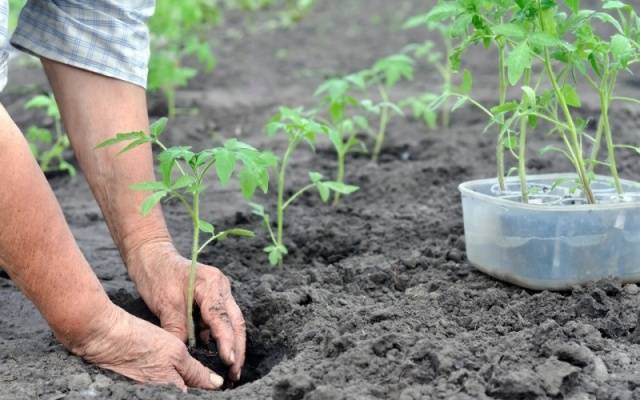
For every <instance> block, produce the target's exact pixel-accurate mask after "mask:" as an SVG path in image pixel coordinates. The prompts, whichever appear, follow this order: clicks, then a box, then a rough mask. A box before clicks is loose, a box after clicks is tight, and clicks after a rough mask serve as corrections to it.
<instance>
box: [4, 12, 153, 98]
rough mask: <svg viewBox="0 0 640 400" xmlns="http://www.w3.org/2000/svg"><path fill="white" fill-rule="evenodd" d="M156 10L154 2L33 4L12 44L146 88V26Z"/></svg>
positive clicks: (147, 34) (147, 43)
mask: <svg viewBox="0 0 640 400" xmlns="http://www.w3.org/2000/svg"><path fill="white" fill-rule="evenodd" d="M0 1H2V0H0ZM154 7H155V3H154V0H120V1H118V0H93V1H87V0H28V1H27V4H26V5H25V7H24V9H23V10H22V12H21V14H20V19H19V21H18V26H17V28H16V31H15V32H14V34H13V36H12V38H11V44H13V45H14V46H16V47H17V48H19V49H21V50H24V51H27V52H29V53H32V54H34V55H37V56H40V57H44V58H48V59H51V60H53V61H57V62H60V63H63V64H68V65H71V66H74V67H78V68H81V69H85V70H88V71H91V72H95V73H98V74H101V75H105V76H108V77H112V78H116V79H120V80H123V81H127V82H131V83H133V84H136V85H139V86H142V87H146V84H147V72H148V62H149V30H148V28H147V25H146V22H147V20H148V18H149V17H151V15H152V14H153V10H154Z"/></svg>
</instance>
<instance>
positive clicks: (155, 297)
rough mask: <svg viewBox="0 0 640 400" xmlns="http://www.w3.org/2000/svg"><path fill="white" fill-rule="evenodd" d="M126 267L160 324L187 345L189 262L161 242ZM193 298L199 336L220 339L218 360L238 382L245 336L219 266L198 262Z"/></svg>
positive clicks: (167, 244)
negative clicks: (196, 311) (199, 327)
mask: <svg viewBox="0 0 640 400" xmlns="http://www.w3.org/2000/svg"><path fill="white" fill-rule="evenodd" d="M127 264H128V266H129V267H128V269H129V271H130V274H131V278H132V280H133V281H134V282H135V284H136V287H137V289H138V291H139V292H140V295H141V296H142V298H143V299H144V301H145V302H146V304H147V306H149V308H150V309H151V311H152V312H153V313H154V314H156V316H157V317H158V318H159V319H160V324H161V326H162V327H163V328H164V329H165V330H166V331H168V332H170V333H172V334H173V335H175V336H176V337H177V338H178V339H180V340H181V341H182V342H185V341H186V340H187V316H186V310H187V304H186V288H187V281H188V275H189V267H190V266H191V261H190V260H188V259H186V258H184V257H182V256H180V255H179V254H178V253H177V251H176V250H175V248H174V247H173V245H172V244H171V243H157V244H150V245H146V246H143V247H141V248H140V250H139V251H138V252H137V253H136V255H134V256H132V257H130V258H129V260H128V261H127ZM194 299H195V302H196V303H197V305H198V306H199V307H200V314H201V318H202V321H198V322H201V324H197V323H196V326H198V325H201V326H203V327H204V328H203V329H202V331H201V332H199V334H200V338H201V339H203V340H204V341H207V340H209V339H210V338H213V339H214V340H215V341H216V343H217V346H218V351H219V353H220V357H221V358H222V360H223V361H224V362H225V363H226V364H227V365H229V366H230V370H229V379H231V380H234V381H238V380H239V379H240V375H241V369H242V366H243V364H244V358H245V346H246V332H245V322H244V319H243V317H242V312H241V311H240V308H239V307H238V305H237V304H236V302H235V301H234V299H233V296H232V295H231V285H230V283H229V279H227V277H225V276H224V275H223V274H222V272H220V270H218V269H217V268H213V267H210V266H207V265H203V264H199V266H198V271H197V275H196V284H195V295H194Z"/></svg>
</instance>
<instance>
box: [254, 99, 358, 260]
mask: <svg viewBox="0 0 640 400" xmlns="http://www.w3.org/2000/svg"><path fill="white" fill-rule="evenodd" d="M330 130H331V128H330V127H329V126H327V125H325V124H322V123H320V122H318V121H315V120H314V119H313V118H312V117H311V115H310V114H309V113H307V112H305V111H303V110H302V109H291V108H286V107H281V108H280V111H279V112H278V113H277V114H276V115H275V116H273V118H272V119H271V121H270V122H269V123H268V124H267V127H266V131H267V135H268V136H270V137H273V136H274V135H276V134H277V133H284V134H285V135H286V136H287V139H288V144H287V149H286V150H285V152H284V155H283V156H282V159H281V161H280V165H279V166H278V182H277V185H278V188H277V191H278V193H277V196H278V197H277V204H276V232H275V233H274V232H273V229H272V227H271V217H270V215H269V213H267V212H266V211H265V208H264V206H262V205H260V204H255V203H254V204H252V207H253V211H254V214H256V215H258V216H259V217H260V218H262V220H263V221H264V224H265V226H266V227H267V230H268V232H269V237H270V239H271V245H269V246H267V247H266V248H265V249H264V250H265V252H266V253H267V254H268V255H269V262H270V263H271V265H273V266H276V265H282V261H283V259H284V257H285V256H286V255H287V254H288V252H289V251H288V249H287V247H286V245H285V244H284V212H285V210H286V209H287V207H289V206H290V205H291V204H292V203H293V202H294V201H295V200H296V199H298V198H299V197H300V196H301V195H302V194H304V193H305V192H308V191H309V190H312V189H315V190H317V191H318V194H319V195H320V198H321V200H322V201H323V202H325V203H326V202H328V201H329V199H330V197H331V192H338V193H340V194H343V195H347V194H351V193H353V192H355V191H357V190H358V187H357V186H351V185H346V184H344V183H341V182H336V181H330V180H326V179H325V178H324V177H323V176H322V174H320V173H317V172H310V173H309V179H310V181H311V182H310V183H309V184H308V185H306V186H304V187H303V188H301V189H299V190H298V191H296V192H295V193H294V194H293V195H292V196H290V197H289V198H285V189H286V188H285V184H286V173H287V167H288V166H289V162H290V160H291V157H292V156H293V154H294V153H295V151H296V150H297V149H298V147H299V146H300V144H301V143H303V142H306V143H307V144H309V145H310V146H311V148H312V149H313V148H314V145H315V142H316V138H317V137H318V135H327V134H328V133H329V131H330Z"/></svg>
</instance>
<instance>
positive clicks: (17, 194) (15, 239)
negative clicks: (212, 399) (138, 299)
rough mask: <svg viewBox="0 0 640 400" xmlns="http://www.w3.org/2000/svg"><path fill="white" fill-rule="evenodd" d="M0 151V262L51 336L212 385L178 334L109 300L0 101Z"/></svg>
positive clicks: (150, 376) (159, 374)
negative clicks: (31, 304)
mask: <svg viewBox="0 0 640 400" xmlns="http://www.w3.org/2000/svg"><path fill="white" fill-rule="evenodd" d="M0 159H1V160H2V161H3V165H2V168H0V188H1V189H0V266H1V267H2V268H3V269H5V270H6V271H7V273H8V274H9V276H10V277H11V279H12V280H13V281H14V282H15V284H16V285H17V286H18V287H19V288H20V289H21V290H22V291H23V292H24V293H25V295H26V296H27V297H28V298H29V299H30V300H31V301H33V303H34V304H35V305H36V307H37V308H38V310H39V311H40V312H41V314H42V315H43V317H44V318H45V319H46V320H47V322H48V323H49V326H50V327H51V329H52V330H53V332H54V334H55V335H56V337H57V338H58V340H60V341H61V342H62V344H63V345H64V346H65V347H67V348H68V349H69V350H71V351H72V352H73V353H75V354H78V355H79V356H81V357H83V358H85V359H86V360H88V361H89V362H92V363H95V364H96V365H98V366H101V367H103V368H107V369H111V370H113V371H116V372H118V373H120V374H123V375H125V376H128V377H130V378H132V379H134V380H137V381H140V382H149V383H173V384H175V385H177V386H179V387H181V388H182V389H184V390H186V385H191V386H198V387H202V388H205V389H214V388H218V387H220V386H221V385H222V378H221V377H219V376H217V375H215V374H212V373H211V371H209V370H208V369H207V368H205V367H204V366H202V365H201V364H200V363H198V362H197V361H196V360H194V359H192V358H191V357H190V356H189V353H188V351H187V349H186V347H185V346H184V344H182V343H181V342H180V341H179V340H178V339H176V338H175V337H173V336H172V335H170V334H168V333H167V332H165V331H163V330H162V329H160V328H157V327H155V326H153V325H151V324H149V323H147V322H145V321H142V320H140V319H138V318H135V317H133V316H131V315H129V314H127V313H126V312H124V311H123V310H122V309H120V308H118V307H116V306H115V305H113V304H112V303H111V301H110V300H109V298H108V297H107V295H106V293H105V292H104V290H103V289H102V287H101V286H100V283H99V281H98V279H97V278H96V276H95V275H94V274H93V272H92V270H91V268H90V267H89V265H88V263H87V261H86V260H85V258H84V257H83V255H82V253H81V252H80V249H79V248H78V246H77V244H76V243H75V241H74V238H73V236H72V234H71V231H70V230H69V228H68V226H67V224H66V222H65V220H64V216H63V214H62V211H61V209H60V207H59V206H58V203H57V202H56V199H55V196H54V194H53V192H52V191H51V188H50V187H49V185H48V183H47V181H46V179H45V177H44V175H43V174H42V172H41V171H40V168H39V167H38V165H37V163H36V162H35V160H34V159H33V157H32V155H31V151H30V149H29V146H28V145H27V143H26V141H25V140H24V138H23V137H22V134H21V133H20V131H19V130H18V127H16V126H15V124H14V123H13V121H12V120H11V118H10V117H9V115H7V113H6V111H5V109H4V108H3V107H2V106H0ZM185 384H186V385H185Z"/></svg>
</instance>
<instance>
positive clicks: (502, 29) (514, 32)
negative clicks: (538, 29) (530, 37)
mask: <svg viewBox="0 0 640 400" xmlns="http://www.w3.org/2000/svg"><path fill="white" fill-rule="evenodd" d="M491 30H492V31H493V33H494V34H496V35H502V36H506V37H508V38H512V39H524V38H525V37H526V36H527V31H526V30H525V29H524V28H523V27H521V26H520V25H516V24H500V25H496V26H494V27H493V28H491Z"/></svg>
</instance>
